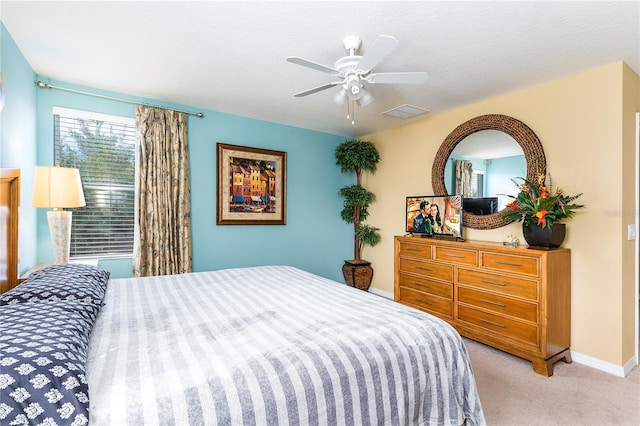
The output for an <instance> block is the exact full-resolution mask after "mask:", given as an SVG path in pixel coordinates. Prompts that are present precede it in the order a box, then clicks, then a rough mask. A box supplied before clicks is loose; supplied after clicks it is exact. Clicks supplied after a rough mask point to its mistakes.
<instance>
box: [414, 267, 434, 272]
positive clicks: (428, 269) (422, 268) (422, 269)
mask: <svg viewBox="0 0 640 426" xmlns="http://www.w3.org/2000/svg"><path fill="white" fill-rule="evenodd" d="M416 269H420V270H421V271H427V272H431V271H432V269H431V268H425V267H424V266H416Z"/></svg>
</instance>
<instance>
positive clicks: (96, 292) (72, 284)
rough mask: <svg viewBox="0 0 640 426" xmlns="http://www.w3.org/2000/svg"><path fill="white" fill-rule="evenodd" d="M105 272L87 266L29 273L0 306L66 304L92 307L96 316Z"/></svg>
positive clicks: (61, 266)
mask: <svg viewBox="0 0 640 426" xmlns="http://www.w3.org/2000/svg"><path fill="white" fill-rule="evenodd" d="M107 281H109V272H107V271H105V270H103V269H100V268H97V267H95V266H91V265H83V264H77V263H67V264H54V265H49V266H46V267H44V268H42V269H40V270H38V271H35V272H33V273H32V274H31V275H29V277H28V278H27V279H26V280H25V281H24V282H23V283H22V284H20V285H19V286H17V287H14V288H12V289H11V290H9V291H7V292H6V293H4V294H1V295H0V305H11V304H15V303H25V302H38V301H55V300H67V301H72V300H73V301H78V302H83V303H86V304H90V305H94V308H95V311H96V312H95V313H96V315H97V313H98V311H99V310H100V307H102V300H103V299H104V293H105V291H106V288H107Z"/></svg>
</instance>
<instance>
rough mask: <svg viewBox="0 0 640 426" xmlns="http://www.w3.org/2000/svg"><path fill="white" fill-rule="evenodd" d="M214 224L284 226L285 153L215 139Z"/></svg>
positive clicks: (285, 203) (285, 204) (285, 197)
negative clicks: (216, 184) (216, 181)
mask: <svg viewBox="0 0 640 426" xmlns="http://www.w3.org/2000/svg"><path fill="white" fill-rule="evenodd" d="M216 151H217V172H218V174H217V178H218V191H217V204H218V205H217V214H216V224H217V225H285V224H286V206H287V202H286V200H287V153H286V152H284V151H274V150H270V149H262V148H253V147H247V146H240V145H230V144H226V143H221V142H218V143H217V144H216Z"/></svg>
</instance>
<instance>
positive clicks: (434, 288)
mask: <svg viewBox="0 0 640 426" xmlns="http://www.w3.org/2000/svg"><path fill="white" fill-rule="evenodd" d="M400 286H401V287H407V288H411V289H414V290H419V291H422V292H424V293H430V294H434V295H436V296H440V297H444V298H447V299H453V285H452V284H450V283H449V284H447V283H443V282H440V281H434V280H431V279H429V278H424V277H417V276H415V275H408V274H403V273H400Z"/></svg>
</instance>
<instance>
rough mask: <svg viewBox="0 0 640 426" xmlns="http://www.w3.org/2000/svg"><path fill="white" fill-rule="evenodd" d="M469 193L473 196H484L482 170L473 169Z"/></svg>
mask: <svg viewBox="0 0 640 426" xmlns="http://www.w3.org/2000/svg"><path fill="white" fill-rule="evenodd" d="M471 193H472V194H473V195H472V197H473V198H481V197H484V170H474V171H473V175H472V176H471Z"/></svg>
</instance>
